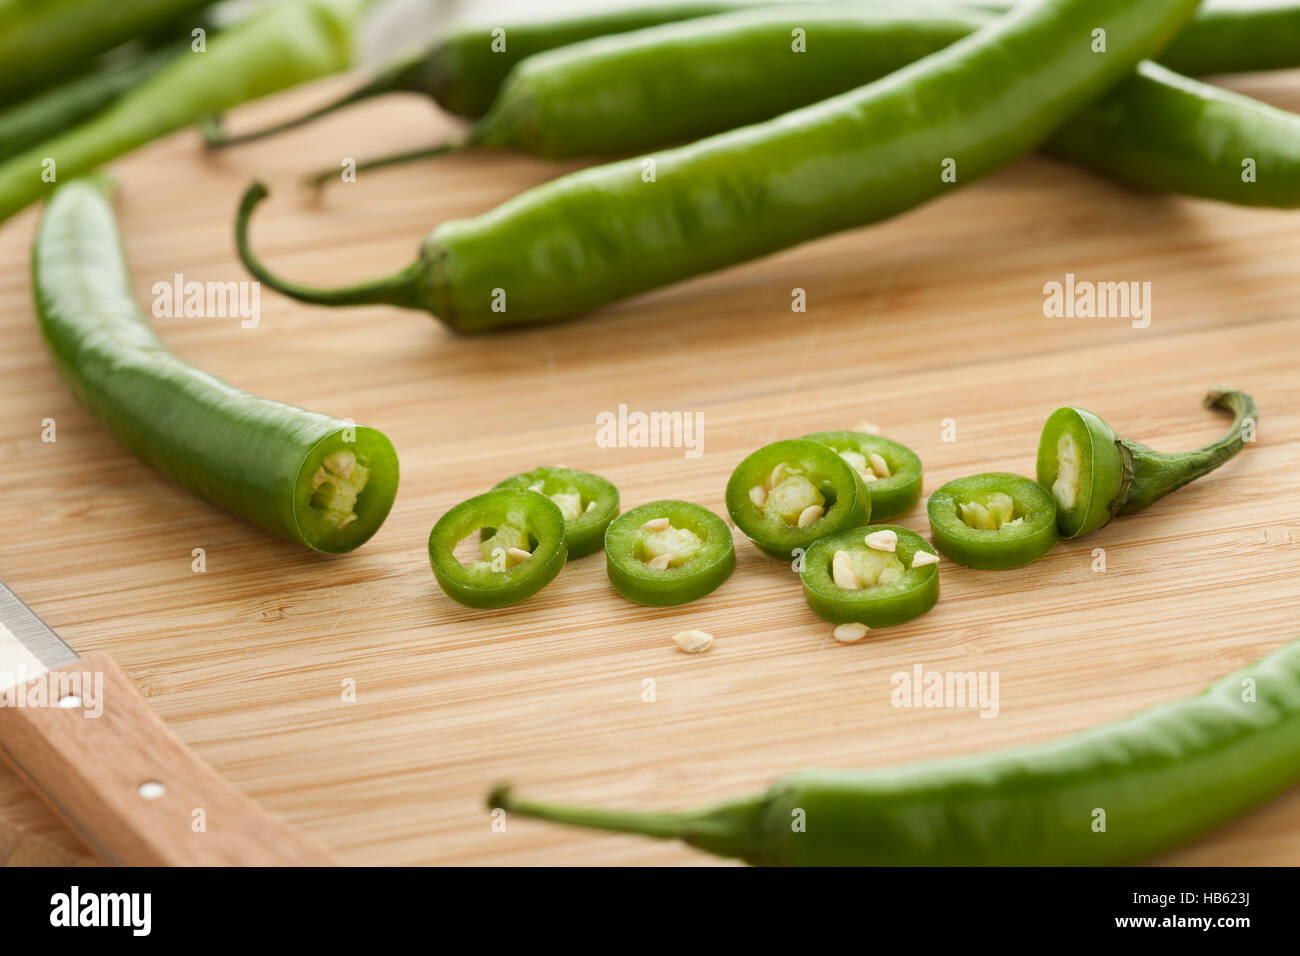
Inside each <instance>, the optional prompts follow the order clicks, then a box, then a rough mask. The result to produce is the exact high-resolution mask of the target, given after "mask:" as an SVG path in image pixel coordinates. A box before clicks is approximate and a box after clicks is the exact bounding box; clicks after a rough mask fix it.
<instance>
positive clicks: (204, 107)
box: [0, 0, 371, 221]
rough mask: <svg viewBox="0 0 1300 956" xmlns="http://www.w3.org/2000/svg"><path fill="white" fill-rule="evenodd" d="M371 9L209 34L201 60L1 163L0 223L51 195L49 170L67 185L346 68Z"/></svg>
mask: <svg viewBox="0 0 1300 956" xmlns="http://www.w3.org/2000/svg"><path fill="white" fill-rule="evenodd" d="M370 2H371V0H292V2H287V3H275V4H272V5H270V6H269V7H268V8H267V9H266V10H265V11H264V12H262V13H259V14H257V15H255V16H251V17H249V18H248V19H247V20H246V21H243V22H241V23H239V24H238V25H236V26H234V27H232V28H231V29H229V30H227V31H223V32H222V33H220V34H219V35H217V36H216V37H214V38H213V39H212V40H211V42H209V43H208V45H207V52H206V53H187V54H185V55H183V56H181V57H179V58H177V59H176V60H175V61H173V62H172V63H171V64H169V65H168V66H166V67H164V68H163V69H162V70H160V71H159V72H158V73H156V74H154V76H153V77H152V78H151V79H149V80H147V81H145V82H144V83H142V84H141V85H140V86H138V87H136V88H135V89H134V90H132V91H131V92H130V93H128V94H126V95H125V96H123V97H122V98H121V99H119V100H117V102H116V103H114V104H113V105H112V106H110V107H109V108H108V109H106V110H104V111H102V112H100V113H99V114H97V115H96V116H95V117H94V118H93V119H91V120H89V121H88V122H86V123H84V124H82V125H81V126H78V127H75V128H73V129H70V130H68V131H67V132H65V133H63V134H62V135H60V136H56V137H55V138H54V139H51V140H48V141H46V142H43V143H39V144H37V145H36V146H34V147H33V148H31V149H29V150H27V151H26V152H23V153H19V154H18V155H17V156H13V157H11V158H9V159H8V160H6V161H5V162H4V163H0V221H3V220H4V219H6V218H8V217H9V216H11V215H13V214H14V213H15V212H17V211H18V210H20V209H22V208H23V207H25V206H27V205H29V204H30V203H32V202H35V201H36V200H37V199H39V198H40V197H41V196H42V195H43V194H44V193H45V192H46V190H48V189H50V188H51V187H50V185H49V183H48V182H47V181H46V176H45V174H46V173H49V172H53V173H54V174H55V175H56V176H57V179H58V181H59V182H63V181H65V180H67V179H69V178H71V177H73V176H77V175H80V174H81V173H84V172H87V171H89V170H91V169H94V168H95V167H96V166H99V165H100V164H102V163H105V162H107V161H108V160H110V159H114V158H115V157H117V156H120V155H122V154H123V153H126V152H129V151H130V150H132V149H134V148H135V147H137V146H140V145H142V144H143V143H147V142H149V141H151V140H154V139H157V138H158V137H160V136H163V135H165V134H167V133H170V132H172V131H173V130H177V129H181V128H182V127H184V126H186V125H188V124H190V123H193V122H194V121H195V120H196V119H198V118H199V117H200V116H203V115H206V114H207V113H210V112H212V111H213V110H217V109H222V108H224V107H226V106H232V105H234V104H236V103H242V102H244V101H246V100H250V99H254V98H256V97H258V96H263V95H265V94H267V93H272V92H274V91H276V90H280V89H284V88H285V87H289V86H293V85H294V84H296V83H302V82H305V81H307V80H311V79H316V78H317V77H321V76H325V75H327V74H329V73H333V72H336V71H338V70H342V69H344V68H345V67H346V66H347V65H348V64H349V62H350V61H351V58H352V29H353V26H354V24H355V23H356V21H357V19H358V18H359V16H360V14H361V12H362V11H363V10H364V9H365V8H366V6H367V5H368V4H369V3H370ZM0 62H3V58H0ZM49 161H53V163H54V166H53V167H52V168H50V167H49V165H48V164H49Z"/></svg>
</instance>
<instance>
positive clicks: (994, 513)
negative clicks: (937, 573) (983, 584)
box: [926, 472, 1058, 571]
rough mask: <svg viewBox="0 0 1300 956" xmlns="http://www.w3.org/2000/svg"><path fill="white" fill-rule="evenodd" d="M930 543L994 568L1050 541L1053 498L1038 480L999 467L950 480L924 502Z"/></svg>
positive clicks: (1038, 553)
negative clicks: (1001, 469) (986, 472)
mask: <svg viewBox="0 0 1300 956" xmlns="http://www.w3.org/2000/svg"><path fill="white" fill-rule="evenodd" d="M926 513H927V514H928V516H929V518H930V531H931V536H932V537H933V538H934V546H935V547H936V548H938V549H939V551H940V552H942V553H943V555H944V556H945V557H947V558H950V559H952V560H953V561H956V562H957V563H958V564H964V565H966V566H967V567H969V568H978V569H980V570H983V571H1000V570H1004V569H1006V568H1017V567H1020V566H1021V565H1024V564H1029V563H1030V562H1031V561H1037V560H1038V559H1039V558H1041V557H1042V556H1043V555H1045V554H1047V552H1049V551H1051V550H1052V548H1054V547H1055V546H1056V541H1057V537H1058V534H1057V528H1056V502H1055V501H1054V500H1053V498H1052V496H1051V495H1050V494H1048V493H1047V492H1046V491H1045V490H1044V489H1043V488H1042V486H1041V485H1039V484H1036V483H1035V482H1033V481H1030V480H1029V479H1028V478H1022V477H1021V476H1020V475H1012V474H1007V473H1005V472H991V473H988V474H983V475H972V476H970V477H969V478H958V479H957V480H955V481H950V482H948V483H947V484H946V485H944V486H943V487H941V488H940V489H939V490H938V491H936V492H935V493H934V494H932V495H931V496H930V500H929V502H927V504H926Z"/></svg>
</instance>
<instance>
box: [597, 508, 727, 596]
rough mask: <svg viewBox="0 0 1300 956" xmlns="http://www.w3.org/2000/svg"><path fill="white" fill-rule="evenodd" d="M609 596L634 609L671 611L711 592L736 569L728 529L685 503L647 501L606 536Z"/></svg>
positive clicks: (618, 520) (709, 513)
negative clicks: (645, 607)
mask: <svg viewBox="0 0 1300 956" xmlns="http://www.w3.org/2000/svg"><path fill="white" fill-rule="evenodd" d="M605 562H606V569H607V571H608V574H609V583H610V584H612V585H613V586H614V590H616V591H618V593H619V594H621V595H623V597H625V598H627V599H628V600H629V601H635V602H636V603H637V604H647V605H651V606H653V607H672V606H675V605H678V604H686V603H688V602H690V601H694V600H697V599H699V598H702V597H704V595H706V594H708V593H709V592H711V591H714V590H716V589H717V588H718V586H719V585H721V584H722V582H723V581H725V580H727V578H728V577H730V576H731V572H732V570H733V569H734V568H735V567H736V551H735V548H734V547H733V545H732V540H731V528H729V527H728V526H727V523H726V522H725V521H723V520H722V519H721V518H719V517H718V516H717V515H715V514H714V513H713V512H712V511H709V510H708V509H707V508H701V507H700V506H699V505H697V504H692V503H691V502H689V501H652V502H650V503H649V504H644V505H640V506H638V507H636V508H633V509H632V510H631V511H627V512H625V513H623V514H621V515H619V516H618V517H617V518H615V519H614V520H613V522H611V524H610V526H609V529H608V530H607V531H606V532H605Z"/></svg>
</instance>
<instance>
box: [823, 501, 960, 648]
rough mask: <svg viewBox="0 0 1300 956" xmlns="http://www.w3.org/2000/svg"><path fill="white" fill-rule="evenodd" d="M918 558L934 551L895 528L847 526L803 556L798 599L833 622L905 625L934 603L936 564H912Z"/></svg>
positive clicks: (936, 593) (918, 536)
mask: <svg viewBox="0 0 1300 956" xmlns="http://www.w3.org/2000/svg"><path fill="white" fill-rule="evenodd" d="M882 532H884V534H882ZM891 532H892V534H890V533H891ZM868 536H872V537H871V538H870V539H869V538H868ZM881 538H884V539H885V540H884V541H883V542H881V541H878V539H881ZM869 540H870V541H871V542H872V543H868V541H869ZM872 544H875V546H874V547H873V546H872ZM891 547H892V549H893V550H888V549H889V548H891ZM918 554H924V555H933V554H934V549H933V548H932V547H930V546H929V545H928V544H926V543H925V540H924V539H923V538H922V537H921V536H920V535H919V534H916V533H915V532H913V531H908V530H907V529H906V528H900V527H899V526H897V525H871V526H870V527H867V528H853V529H851V530H848V531H841V532H839V533H837V534H832V535H829V536H827V537H825V538H821V539H819V540H817V541H815V542H814V543H813V545H812V546H811V547H810V548H809V549H808V553H807V554H805V555H804V559H803V569H802V570H801V571H800V572H799V576H800V577H801V578H802V579H803V593H804V597H806V598H807V599H808V606H809V607H810V608H812V609H813V611H814V612H815V613H816V614H818V615H819V616H821V617H824V618H825V619H826V620H828V621H833V622H834V623H836V624H845V623H848V622H850V621H856V622H857V623H859V624H865V625H867V626H868V627H889V626H890V625H893V624H902V623H903V622H904V621H910V620H912V619H913V618H915V617H920V616H921V615H922V614H924V613H925V612H926V611H928V610H930V608H932V607H934V605H935V602H937V601H938V600H939V568H938V565H937V564H935V563H933V561H932V562H931V563H925V562H924V561H922V562H916V556H917V555H918ZM934 560H937V558H936V559H934Z"/></svg>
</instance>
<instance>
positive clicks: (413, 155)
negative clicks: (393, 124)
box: [305, 136, 472, 189]
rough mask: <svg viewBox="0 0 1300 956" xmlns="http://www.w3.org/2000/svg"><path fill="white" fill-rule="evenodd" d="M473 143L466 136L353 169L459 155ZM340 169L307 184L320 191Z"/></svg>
mask: <svg viewBox="0 0 1300 956" xmlns="http://www.w3.org/2000/svg"><path fill="white" fill-rule="evenodd" d="M471 141H472V139H471V137H468V136H465V137H460V138H458V139H454V140H452V141H451V142H448V143H441V144H439V145H437V146H429V147H427V148H425V149H412V150H407V151H406V152H402V153H391V154H389V155H387V156H378V157H376V158H375V159H367V160H365V161H364V162H360V163H357V164H356V165H355V166H354V167H353V171H354V172H358V173H359V172H363V171H365V170H367V169H382V168H384V167H385V166H398V165H400V164H402V163H409V162H411V161H412V160H416V159H432V158H433V157H435V156H446V155H447V154H449V153H457V152H460V151H461V150H462V149H464V148H465V147H466V146H468V145H469V144H470V142H471ZM340 171H341V170H340V169H337V168H330V169H322V170H320V171H318V172H315V173H311V174H309V175H308V176H307V177H306V179H305V182H306V183H307V185H308V186H311V187H312V188H313V189H320V188H322V187H323V186H324V185H325V184H326V183H328V182H329V181H330V180H331V179H334V178H335V177H337V176H338V175H339V173H340Z"/></svg>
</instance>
